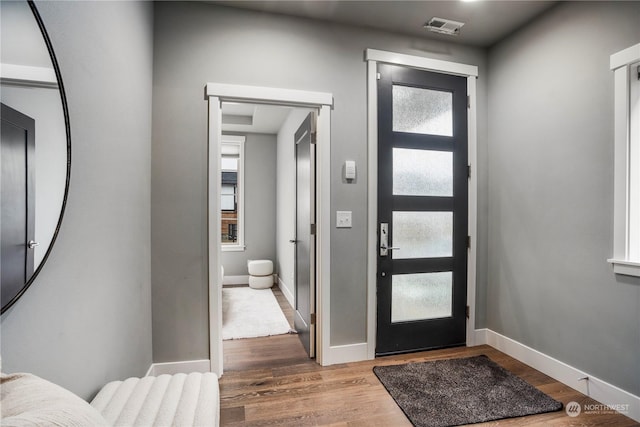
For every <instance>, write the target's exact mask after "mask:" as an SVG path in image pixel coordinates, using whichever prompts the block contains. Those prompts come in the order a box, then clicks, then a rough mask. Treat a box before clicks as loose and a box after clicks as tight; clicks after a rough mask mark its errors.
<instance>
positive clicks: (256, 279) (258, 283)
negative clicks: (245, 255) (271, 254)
mask: <svg viewBox="0 0 640 427" xmlns="http://www.w3.org/2000/svg"><path fill="white" fill-rule="evenodd" d="M247 267H248V268H249V286H250V287H251V288H253V289H268V288H270V287H271V286H273V262H272V261H271V260H268V259H258V260H249V261H248V262H247Z"/></svg>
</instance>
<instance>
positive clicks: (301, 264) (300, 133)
mask: <svg viewBox="0 0 640 427" xmlns="http://www.w3.org/2000/svg"><path fill="white" fill-rule="evenodd" d="M295 141H296V239H295V243H296V263H295V275H296V295H295V309H296V312H295V319H294V326H295V329H296V331H298V336H299V337H300V340H301V341H302V345H304V348H305V350H306V351H307V354H309V357H315V301H316V287H315V276H316V268H315V267H316V264H315V259H316V253H315V248H316V236H315V222H316V215H315V213H316V208H315V190H316V181H315V166H316V161H315V147H316V145H315V113H310V114H309V115H308V116H307V118H306V119H305V120H304V122H302V125H300V128H298V130H297V131H296V133H295Z"/></svg>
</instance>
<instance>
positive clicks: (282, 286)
mask: <svg viewBox="0 0 640 427" xmlns="http://www.w3.org/2000/svg"><path fill="white" fill-rule="evenodd" d="M275 277H276V280H277V282H276V283H278V287H279V288H280V291H282V295H284V297H285V298H286V299H287V301H288V302H289V305H290V306H291V307H295V300H294V298H293V294H292V293H291V291H290V290H289V288H288V287H287V285H286V283H284V281H283V280H282V278H281V277H280V276H278V275H275Z"/></svg>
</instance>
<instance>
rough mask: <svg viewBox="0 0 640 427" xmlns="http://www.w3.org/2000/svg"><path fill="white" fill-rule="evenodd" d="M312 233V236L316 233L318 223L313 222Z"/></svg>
mask: <svg viewBox="0 0 640 427" xmlns="http://www.w3.org/2000/svg"><path fill="white" fill-rule="evenodd" d="M311 235H312V236H315V235H316V225H315V224H311Z"/></svg>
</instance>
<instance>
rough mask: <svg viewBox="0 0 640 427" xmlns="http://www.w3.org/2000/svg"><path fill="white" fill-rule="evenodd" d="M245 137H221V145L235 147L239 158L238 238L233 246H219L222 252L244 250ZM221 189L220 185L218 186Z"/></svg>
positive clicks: (220, 165)
mask: <svg viewBox="0 0 640 427" xmlns="http://www.w3.org/2000/svg"><path fill="white" fill-rule="evenodd" d="M246 139H247V138H246V137H245V136H241V135H222V140H221V144H223V145H224V144H226V145H237V146H238V151H239V153H240V157H239V159H238V183H237V184H236V185H237V190H236V193H237V201H236V203H237V205H238V228H237V233H238V238H237V240H236V243H235V244H233V245H229V244H227V245H223V244H220V250H221V251H222V252H241V251H244V250H245V249H246V246H245V245H244V193H245V191H244V143H245V141H246ZM219 162H220V163H219V164H218V170H219V171H221V172H222V155H221V156H220V158H219ZM220 188H221V189H222V185H221V186H220Z"/></svg>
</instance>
